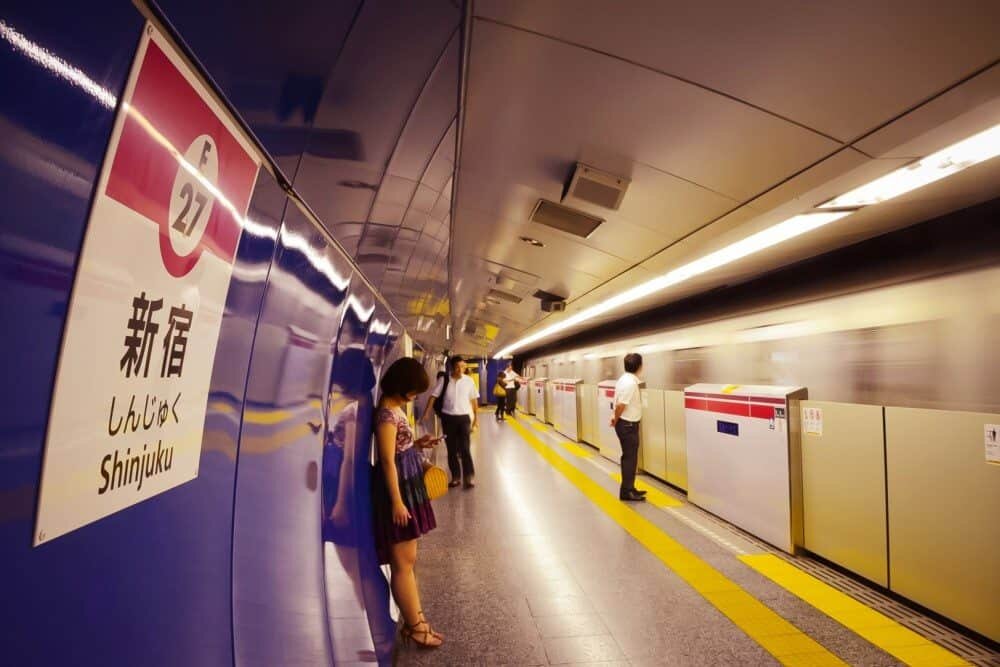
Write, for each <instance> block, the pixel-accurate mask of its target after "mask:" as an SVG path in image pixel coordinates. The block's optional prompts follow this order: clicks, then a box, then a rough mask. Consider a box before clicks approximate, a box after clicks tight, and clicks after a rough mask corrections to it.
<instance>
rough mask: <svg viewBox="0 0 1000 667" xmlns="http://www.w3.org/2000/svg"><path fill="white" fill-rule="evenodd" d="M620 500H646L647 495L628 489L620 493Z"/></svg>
mask: <svg viewBox="0 0 1000 667" xmlns="http://www.w3.org/2000/svg"><path fill="white" fill-rule="evenodd" d="M618 499H619V500H630V501H634V502H639V503H641V502H645V500H646V496H644V495H642V494H641V493H636V492H635V491H626V492H625V493H620V494H618Z"/></svg>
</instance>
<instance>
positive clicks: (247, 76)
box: [158, 0, 462, 343]
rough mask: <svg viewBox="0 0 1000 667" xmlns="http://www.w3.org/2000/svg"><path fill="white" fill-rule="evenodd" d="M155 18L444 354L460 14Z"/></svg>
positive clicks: (384, 4) (355, 6) (310, 9)
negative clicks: (177, 37) (165, 23)
mask: <svg viewBox="0 0 1000 667" xmlns="http://www.w3.org/2000/svg"><path fill="white" fill-rule="evenodd" d="M158 5H159V7H160V8H161V9H162V11H163V13H164V14H165V16H166V18H167V19H168V20H169V21H170V22H171V23H172V24H173V25H174V26H176V27H177V29H178V30H179V32H180V34H181V35H182V36H183V38H184V40H185V41H186V42H187V44H188V45H189V46H190V48H191V49H192V50H193V51H194V53H196V54H197V55H198V57H199V58H200V59H201V61H202V62H203V63H204V64H205V67H206V69H207V70H208V72H209V74H210V75H211V76H212V77H213V79H214V80H215V81H216V82H217V83H218V85H219V88H220V90H221V91H222V92H223V93H224V94H225V95H226V97H227V98H228V99H229V100H230V101H231V102H232V103H233V105H234V106H235V107H236V108H237V109H238V110H239V112H240V113H241V115H242V116H243V118H244V119H245V120H246V121H247V123H248V124H249V125H250V127H251V129H252V130H253V131H254V133H256V134H257V136H258V137H259V138H260V139H261V141H262V142H263V143H264V145H265V146H266V147H267V149H268V150H269V151H270V152H271V153H272V155H274V156H275V158H276V161H277V163H278V165H279V166H280V168H281V169H282V170H283V171H284V173H285V174H286V176H287V177H288V178H289V179H290V180H291V181H292V182H293V184H294V186H295V188H296V190H297V191H298V192H299V193H300V194H301V195H302V196H303V197H304V199H305V200H306V201H308V202H309V204H310V206H312V207H313V209H314V210H315V211H316V213H317V215H318V216H319V218H320V219H321V220H322V221H323V224H324V225H326V227H327V228H328V229H329V230H330V231H331V232H332V233H333V235H334V237H335V238H336V239H337V241H338V242H339V243H340V244H342V245H343V246H344V248H345V249H346V251H347V252H348V253H349V254H350V255H351V256H352V257H353V258H354V259H355V260H356V262H357V263H358V265H359V266H360V267H361V270H362V271H364V273H365V275H366V276H367V277H368V279H369V280H370V281H371V282H372V283H373V284H374V285H375V287H376V288H377V289H379V290H380V291H381V292H382V294H384V295H385V297H386V299H387V300H388V302H389V304H390V306H391V307H392V308H393V310H394V313H395V315H396V316H397V317H399V318H400V319H401V320H402V322H403V324H404V325H406V326H407V327H409V328H410V329H411V330H412V331H413V333H414V334H415V335H418V336H422V337H423V339H424V340H425V341H433V342H435V343H436V342H437V341H438V340H443V339H444V326H445V318H444V314H445V313H446V312H447V307H446V302H447V299H448V286H447V277H448V276H447V269H446V266H447V257H448V237H449V231H450V228H449V225H450V217H449V216H450V212H451V211H450V205H451V175H452V172H453V171H454V158H455V142H456V136H457V117H458V90H459V53H460V50H461V35H460V32H459V25H460V23H461V18H462V13H461V11H460V9H459V7H458V6H456V5H460V3H455V2H450V1H449V0H427V1H425V2H406V1H402V0H367V1H366V2H358V0H341V1H338V2H325V3H301V2H300V3H294V2H293V3H282V4H275V3H273V2H269V1H268V0H250V1H249V2H244V3H236V2H232V1H231V0H227V1H225V2H220V3H208V4H206V3H203V2H198V1H197V0H159V2H158ZM276 26H280V28H278V29H276ZM220 35H225V38H223V39H220Z"/></svg>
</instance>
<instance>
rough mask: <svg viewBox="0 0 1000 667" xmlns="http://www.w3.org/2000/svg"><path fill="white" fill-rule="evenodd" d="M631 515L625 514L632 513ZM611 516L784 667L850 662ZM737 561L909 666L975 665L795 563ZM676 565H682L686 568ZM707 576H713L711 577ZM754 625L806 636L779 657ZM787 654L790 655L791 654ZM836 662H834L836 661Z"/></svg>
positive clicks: (767, 557)
mask: <svg viewBox="0 0 1000 667" xmlns="http://www.w3.org/2000/svg"><path fill="white" fill-rule="evenodd" d="M530 423H531V425H532V426H534V427H535V429H537V430H539V431H543V432H549V429H548V427H547V426H545V425H542V424H539V423H538V422H537V421H535V420H532V421H531V422H530ZM519 432H521V435H522V436H524V437H525V440H527V441H528V444H529V445H531V446H532V448H533V449H535V451H537V452H538V453H539V454H541V455H542V456H543V457H544V458H545V459H546V460H547V461H548V462H549V463H550V464H553V465H554V466H555V467H556V468H557V469H559V470H560V472H563V474H565V475H566V476H567V477H570V481H571V482H572V483H573V484H574V485H575V486H577V488H579V489H580V490H581V491H583V492H584V494H585V495H587V496H588V497H590V498H591V500H593V501H594V502H595V503H596V504H597V505H598V506H599V507H601V509H603V510H604V511H605V512H606V513H608V514H609V515H611V512H609V511H608V507H607V505H610V506H611V508H612V509H617V510H619V511H621V509H622V508H623V507H624V506H621V504H620V503H618V502H616V501H615V500H614V496H613V495H612V494H610V493H608V492H607V491H604V489H601V488H600V487H599V486H598V485H596V484H595V483H594V482H593V481H592V480H590V479H589V478H586V475H584V474H583V473H581V472H580V471H579V470H576V468H574V467H573V466H571V465H570V464H568V463H566V462H565V461H564V460H562V459H561V458H559V457H558V455H556V454H555V453H554V452H552V451H551V450H550V449H549V448H548V446H547V445H545V444H544V443H542V442H541V441H539V440H537V439H535V441H534V442H532V440H531V439H532V438H534V436H533V435H532V434H530V433H529V432H527V431H523V429H520V430H519ZM561 444H562V446H563V447H564V448H566V449H567V450H568V451H570V452H571V453H573V454H574V455H576V456H579V457H581V458H591V457H592V456H593V454H592V452H590V450H588V449H586V448H585V447H581V446H580V445H576V444H574V443H570V442H566V443H561ZM539 447H541V448H544V449H545V450H546V451H540V450H539ZM577 450H580V451H577ZM552 457H555V458H556V459H558V460H559V464H557V463H554V462H553V460H552ZM560 464H561V465H560ZM563 466H565V467H567V468H570V469H572V470H573V471H574V472H575V473H576V474H577V475H581V476H583V477H584V478H586V479H587V482H589V483H590V484H592V485H594V486H596V487H597V488H598V489H599V491H600V493H595V494H593V495H592V494H591V493H590V492H588V490H587V489H584V488H582V487H581V485H580V484H577V482H576V480H575V479H574V478H573V477H571V475H569V474H567V473H566V470H564V469H563ZM611 477H612V478H614V479H615V480H616V481H618V482H621V474H619V473H613V474H612V475H611ZM636 485H637V486H638V488H640V489H643V490H645V491H647V502H650V503H652V504H653V505H656V506H658V507H680V506H683V504H684V503H682V502H680V501H679V500H677V499H676V498H673V497H671V496H669V495H667V494H665V493H663V492H662V491H659V490H658V489H654V488H652V487H650V486H648V485H646V484H644V483H643V482H642V481H641V480H637V483H636ZM601 494H603V499H601V500H599V499H598V498H595V497H594V496H595V495H597V496H598V497H600V496H601ZM661 503H662V504H661ZM625 509H626V510H627V508H625ZM632 514H635V516H639V515H638V514H636V513H635V512H632ZM611 516H612V518H613V519H615V521H616V522H618V523H619V524H620V525H622V526H623V527H624V528H625V529H626V530H628V532H629V533H630V534H632V535H633V536H634V537H636V539H637V540H639V542H640V543H642V544H643V546H645V547H646V548H647V549H649V550H650V551H652V552H653V553H654V555H656V556H657V557H659V558H660V560H661V561H663V562H664V564H665V565H667V567H669V568H670V569H672V570H674V572H675V573H677V574H678V575H679V576H681V578H682V579H684V580H685V581H687V582H688V583H689V584H690V585H691V586H692V587H693V588H694V589H695V590H697V591H698V592H699V593H701V594H702V596H703V597H705V599H707V600H708V601H709V602H711V603H712V604H713V605H714V606H715V607H716V608H717V609H719V610H720V611H721V612H722V613H723V614H725V615H726V616H727V617H729V618H730V620H732V621H733V622H734V623H736V625H737V626H738V627H739V628H740V629H741V630H743V631H744V632H746V633H747V634H748V635H749V636H750V637H751V638H753V639H754V640H755V641H757V643H759V644H760V645H761V646H762V647H763V648H764V649H765V650H767V651H768V652H769V653H771V655H773V656H774V657H775V658H777V659H778V661H779V662H781V663H783V664H786V665H830V664H845V663H844V662H843V661H841V660H840V659H839V658H837V657H836V656H835V655H833V654H832V653H829V651H826V649H823V651H822V652H817V651H815V649H814V648H811V647H812V646H819V644H817V643H816V642H815V641H814V640H813V639H811V638H810V637H808V636H807V635H805V634H804V633H802V632H801V631H799V630H798V629H797V628H795V626H792V625H791V624H790V623H788V622H787V621H786V620H784V619H783V618H781V617H780V616H778V615H777V614H775V613H774V612H773V611H771V610H770V609H768V608H767V607H766V606H764V605H763V604H762V603H760V602H759V601H758V600H757V599H755V598H753V597H752V596H751V595H749V594H748V593H746V592H745V591H744V590H742V589H741V588H739V586H738V585H737V584H735V583H733V582H731V581H730V580H728V579H726V578H725V577H724V576H723V575H722V574H720V573H718V572H717V571H716V570H714V568H712V567H711V566H709V565H707V564H706V563H704V561H702V560H701V559H699V558H698V557H697V556H695V555H694V554H693V553H691V552H687V553H685V554H675V555H673V557H672V562H667V560H665V559H664V557H663V556H662V555H661V554H660V553H657V551H656V550H654V549H652V548H650V546H649V544H647V543H646V542H645V541H643V539H641V538H640V537H639V536H638V535H636V533H635V532H633V531H632V530H631V529H629V527H628V526H625V525H624V524H623V523H622V521H621V520H619V518H618V517H617V516H614V515H611ZM640 518H641V517H640ZM643 521H645V519H643ZM650 525H651V526H652V528H653V530H655V531H659V532H660V534H661V536H662V537H661V538H656V536H655V535H654V536H652V539H653V540H656V539H665V540H668V541H670V542H673V543H674V544H677V543H676V542H674V541H673V539H672V538H670V537H669V536H668V535H667V534H666V533H663V532H662V530H660V529H659V528H657V527H656V526H653V525H652V524H650ZM646 530H647V529H646V527H645V526H641V532H646ZM677 546H678V547H680V548H681V549H683V547H681V546H680V545H679V544H677ZM685 551H686V550H685ZM739 559H740V560H741V561H742V562H743V563H744V564H745V565H747V566H748V567H751V568H753V569H754V570H756V571H757V572H759V573H760V574H762V575H763V576H765V577H767V578H768V579H770V580H772V581H773V582H775V583H776V584H778V585H779V586H781V587H782V588H784V589H786V590H787V591H789V592H790V593H792V594H793V595H795V596H796V597H798V598H800V599H802V600H803V601H805V602H807V603H809V604H810V605H811V606H813V607H814V608H816V609H817V610H819V611H821V612H823V613H824V614H826V615H827V616H829V617H830V618H832V619H834V620H835V621H837V622H838V623H840V624H841V625H843V626H844V627H846V628H847V629H849V630H851V631H852V632H854V633H856V634H857V635H859V636H860V637H862V638H864V639H865V640H867V641H868V642H870V643H871V644H873V645H875V646H877V647H878V648H880V649H882V650H883V651H885V652H886V653H889V654H890V655H892V656H893V657H894V658H896V659H897V660H899V661H900V662H902V663H904V664H906V665H911V666H912V667H957V666H959V665H969V664H970V663H969V662H967V661H965V660H963V659H962V658H961V657H959V656H957V655H955V654H954V653H952V652H951V651H949V650H947V649H945V648H944V647H941V646H938V645H937V644H935V643H934V642H932V641H930V640H929V639H927V638H925V637H923V636H922V635H920V634H918V633H916V632H913V631H912V630H910V629H908V628H905V627H903V626H902V625H900V624H899V623H897V622H896V621H894V620H892V619H891V618H889V617H888V616H886V615H884V614H881V613H879V612H877V611H875V610H873V609H870V608H869V607H867V606H865V605H864V604H863V603H861V602H858V601H857V600H855V599H854V598H852V597H850V596H849V595H846V594H844V593H841V592H840V591H838V590H837V589H835V588H833V587H832V586H830V585H828V584H825V583H823V582H822V581H820V580H819V579H816V578H815V577H813V576H811V575H809V574H807V573H805V572H803V571H802V570H800V569H798V568H797V567H795V566H794V565H791V564H790V563H788V562H787V561H784V560H782V559H780V558H778V557H777V556H774V555H773V554H753V555H744V556H739ZM678 567H680V570H679V569H678ZM685 568H690V569H691V571H692V572H694V573H695V577H694V578H695V580H696V581H695V583H692V580H691V579H689V578H688V577H686V576H685V575H684V574H682V572H681V570H683V569H685ZM706 570H711V573H709V572H707V571H706ZM724 607H725V608H724ZM760 608H763V610H764V612H765V613H760ZM748 627H749V628H751V629H753V630H755V631H756V632H757V633H758V634H759V635H761V636H762V637H764V638H765V639H767V638H768V636H769V635H786V634H789V633H788V631H787V628H788V627H791V628H792V631H793V632H794V633H795V634H797V635H799V636H800V637H799V638H795V637H791V636H788V637H782V639H781V642H780V645H778V646H777V647H776V649H777V650H778V651H779V652H780V653H776V652H775V651H773V650H771V647H769V645H768V644H765V643H764V641H761V639H759V638H758V636H755V635H754V633H753V632H751V631H750V629H748ZM797 648H801V649H802V650H801V651H800V652H799V651H791V650H792V649H797ZM820 648H822V647H820ZM786 651H791V652H787V653H786ZM831 659H832V660H833V662H831Z"/></svg>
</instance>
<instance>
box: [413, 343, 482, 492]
mask: <svg viewBox="0 0 1000 667" xmlns="http://www.w3.org/2000/svg"><path fill="white" fill-rule="evenodd" d="M450 363H451V374H450V375H448V376H445V377H444V378H443V379H442V380H439V381H438V383H437V386H435V387H434V391H433V392H431V397H430V399H428V401H427V410H426V411H425V412H424V416H423V420H427V419H428V418H429V416H430V415H432V414H434V411H435V406H437V407H438V408H440V412H438V414H439V415H440V417H441V428H442V430H443V431H444V437H445V441H444V444H445V446H446V447H447V449H448V468H449V469H450V470H451V481H450V482H448V486H458V485H459V484H461V483H462V480H463V479H464V481H465V488H467V489H471V488H472V487H474V486H475V485H476V484H475V481H474V480H473V477H474V475H475V474H476V470H475V467H474V466H473V464H472V452H471V450H470V438H471V435H472V430H473V429H475V428H476V426H477V425H478V423H479V421H478V415H477V409H478V407H479V391H478V390H477V389H476V383H475V382H473V380H472V378H471V377H469V376H468V375H466V374H465V360H464V359H462V357H461V356H459V355H455V356H453V357H452V358H451V359H450Z"/></svg>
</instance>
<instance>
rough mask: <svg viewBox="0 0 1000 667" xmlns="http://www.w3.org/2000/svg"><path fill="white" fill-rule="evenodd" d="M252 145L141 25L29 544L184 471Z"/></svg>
mask: <svg viewBox="0 0 1000 667" xmlns="http://www.w3.org/2000/svg"><path fill="white" fill-rule="evenodd" d="M259 169H260V158H259V157H258V155H257V153H256V151H255V149H254V148H253V147H252V144H251V143H250V142H249V141H248V140H247V139H246V137H245V136H244V134H243V133H242V131H241V130H240V129H239V128H238V126H237V125H236V124H235V123H234V122H233V121H232V120H231V119H230V117H229V116H228V115H227V112H226V111H225V110H223V108H222V107H221V106H220V105H218V104H217V103H216V101H215V99H214V98H213V97H212V96H211V94H210V93H209V92H208V90H207V89H206V88H205V87H204V85H203V84H202V83H201V81H200V80H199V79H198V78H197V77H196V76H195V74H194V72H193V71H192V70H191V68H190V67H189V66H188V65H187V64H186V62H185V61H184V60H183V59H182V58H181V56H180V55H179V54H178V53H177V52H176V51H175V49H174V48H173V47H172V46H171V45H170V44H169V42H168V41H167V40H166V39H165V38H164V37H163V36H162V35H161V34H159V33H158V32H157V31H156V30H155V29H154V28H153V27H152V26H151V25H147V26H146V28H145V30H144V31H143V37H142V40H141V42H140V44H139V48H138V50H137V52H136V58H135V62H134V63H133V65H132V71H131V74H130V76H129V81H128V85H127V86H126V88H125V93H124V97H123V99H122V100H121V103H120V104H119V105H118V115H117V117H116V119H115V125H114V130H113V132H112V135H111V139H110V142H109V144H108V153H107V156H106V157H105V160H104V167H103V170H102V172H101V174H100V178H99V181H98V188H97V191H96V194H95V198H94V202H93V206H92V208H91V212H90V218H89V220H88V224H87V233H86V237H85V238H84V243H83V249H82V252H81V256H80V261H79V264H78V268H77V274H76V280H75V283H74V287H73V295H72V299H71V301H70V306H69V312H68V316H67V321H66V327H65V332H64V334H63V341H62V351H61V355H60V358H59V370H58V374H57V376H56V384H55V390H54V393H53V400H52V407H51V411H50V414H49V424H48V433H47V437H46V444H45V459H44V462H43V467H42V480H41V492H40V498H39V504H38V515H37V518H36V522H35V536H34V543H35V545H36V546H37V545H39V544H42V543H44V542H47V541H49V540H51V539H53V538H55V537H58V536H60V535H64V534H66V533H68V532H70V531H72V530H75V529H77V528H80V527H81V526H85V525H87V524H89V523H92V522H94V521H96V520H98V519H100V518H102V517H105V516H108V515H109V514H113V513H115V512H118V511H121V510H123V509H125V508H127V507H130V506H131V505H135V504H136V503H140V502H142V501H144V500H147V499H149V498H151V497H152V496H155V495H157V494H159V493H163V492H164V491H167V490H168V489H171V488H173V487H176V486H178V485H180V484H183V483H184V482H187V481H190V480H192V479H194V478H196V477H197V476H198V465H199V461H200V458H201V445H202V432H203V429H204V423H205V411H206V407H207V403H208V391H209V383H210V381H211V377H212V366H213V363H214V360H215V349H216V345H217V343H218V338H219V328H220V326H221V323H222V313H223V308H224V306H225V301H226V295H227V293H228V291H229V281H230V277H231V275H232V268H233V262H234V260H235V256H236V248H237V245H238V243H239V240H240V236H241V234H242V231H243V227H244V219H245V215H246V212H247V207H248V206H249V203H250V196H251V193H252V192H253V188H254V184H255V182H256V179H257V174H258V171H259Z"/></svg>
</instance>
